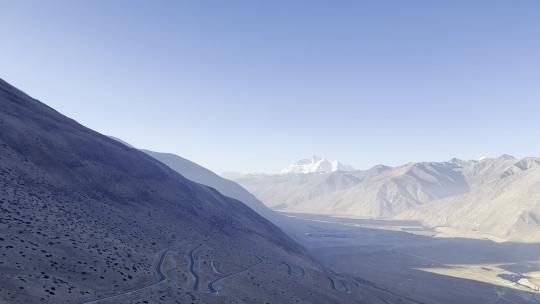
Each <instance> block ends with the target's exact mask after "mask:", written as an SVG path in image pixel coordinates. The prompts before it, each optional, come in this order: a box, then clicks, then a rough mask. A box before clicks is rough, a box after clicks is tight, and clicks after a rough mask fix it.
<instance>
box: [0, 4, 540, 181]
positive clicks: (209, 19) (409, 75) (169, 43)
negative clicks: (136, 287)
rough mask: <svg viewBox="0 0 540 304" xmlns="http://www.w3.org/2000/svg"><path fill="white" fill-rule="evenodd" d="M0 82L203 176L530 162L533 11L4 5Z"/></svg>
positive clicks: (537, 13) (535, 105)
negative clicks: (322, 160) (339, 164)
mask: <svg viewBox="0 0 540 304" xmlns="http://www.w3.org/2000/svg"><path fill="white" fill-rule="evenodd" d="M0 39H1V40H0V77H1V78H3V79H5V80H6V81H8V82H11V83H12V84H14V85H16V86H18V87H20V88H21V89H23V90H25V91H26V92H28V93H30V94H31V95H33V96H34V97H36V98H38V99H40V100H41V101H43V102H45V103H47V104H48V105H50V106H52V107H54V108H56V109H57V110H59V111H60V112H62V113H64V114H66V115H68V116H70V117H72V118H74V119H76V120H78V121H79V122H81V123H82V124H84V125H86V126H88V127H90V128H93V129H95V130H97V131H99V132H102V133H105V134H110V135H114V136H117V137H120V138H122V139H124V140H126V141H128V142H130V143H132V144H133V145H135V146H138V147H143V148H149V149H153V150H157V151H167V152H173V153H176V154H179V155H181V156H183V157H186V158H188V159H191V160H193V161H195V162H198V163H200V164H202V165H204V166H207V167H208V168H210V169H213V170H215V171H217V172H221V171H225V170H233V171H240V172H254V171H255V172H261V171H265V172H276V171H279V170H280V169H281V168H282V167H284V166H286V165H287V164H288V163H290V162H292V161H294V160H296V159H298V158H303V157H309V156H311V155H313V154H317V155H320V156H323V157H328V158H332V159H339V160H342V161H344V162H346V163H351V164H353V165H355V166H356V167H359V168H366V167H369V166H371V165H375V164H378V163H385V164H390V165H396V164H401V163H405V162H408V161H418V160H446V159H450V158H451V157H459V158H467V159H470V158H478V157H480V156H484V155H498V154H502V153H509V154H514V155H516V156H527V155H540V1H496V0H490V1H470V0H466V1H455V0H453V1H428V0H426V1H414V0H413V1H398V0H396V1H384V0H375V1H350V2H349V1H199V0H197V1H195V0H194V1H109V0H107V1H96V0H94V1H33V2H29V1H19V0H17V1H15V0H14V1H4V0H0Z"/></svg>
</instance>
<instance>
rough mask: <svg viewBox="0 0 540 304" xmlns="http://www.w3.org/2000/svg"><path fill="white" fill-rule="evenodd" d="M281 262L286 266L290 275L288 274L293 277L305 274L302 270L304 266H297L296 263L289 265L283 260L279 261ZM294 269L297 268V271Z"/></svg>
mask: <svg viewBox="0 0 540 304" xmlns="http://www.w3.org/2000/svg"><path fill="white" fill-rule="evenodd" d="M279 262H280V263H281V264H284V265H286V266H287V268H288V269H287V273H288V274H289V275H290V276H293V277H303V276H305V275H306V271H305V270H304V268H302V267H300V266H297V265H291V264H289V263H287V262H285V261H279ZM295 270H299V272H297V271H295Z"/></svg>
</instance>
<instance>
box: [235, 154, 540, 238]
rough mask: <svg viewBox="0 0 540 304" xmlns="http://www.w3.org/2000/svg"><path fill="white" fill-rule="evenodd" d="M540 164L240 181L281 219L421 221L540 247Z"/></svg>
mask: <svg viewBox="0 0 540 304" xmlns="http://www.w3.org/2000/svg"><path fill="white" fill-rule="evenodd" d="M539 164H540V159H539V158H523V159H516V158H514V157H512V156H510V155H502V156H500V157H497V158H482V159H481V160H467V161H466V160H459V159H452V160H450V161H447V162H421V163H409V164H406V165H402V166H398V167H388V166H383V165H379V166H375V167H373V168H371V169H368V170H363V171H362V170H356V171H347V172H344V171H335V172H326V173H324V172H323V173H320V172H319V173H317V174H287V175H282V174H280V175H263V174H256V175H246V176H243V177H241V178H237V179H235V180H236V181H237V182H238V183H240V184H241V185H242V186H244V187H245V188H246V189H247V190H249V191H250V192H251V193H253V194H254V195H255V196H256V197H257V198H259V199H260V200H261V201H262V202H264V203H265V204H266V205H267V206H269V207H271V208H273V209H276V210H282V211H289V212H306V213H318V214H327V215H341V216H360V217H372V218H399V219H415V220H420V221H422V222H423V223H424V224H426V225H428V226H432V227H438V229H440V230H441V231H446V232H448V233H464V234H465V235H467V236H473V235H474V236H480V237H492V238H494V239H503V240H521V241H535V240H540V166H539Z"/></svg>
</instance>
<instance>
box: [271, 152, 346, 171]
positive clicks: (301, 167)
mask: <svg viewBox="0 0 540 304" xmlns="http://www.w3.org/2000/svg"><path fill="white" fill-rule="evenodd" d="M352 170H354V168H353V167H351V166H349V165H345V164H342V163H340V162H339V161H337V160H328V159H325V158H321V157H319V156H313V157H312V158H311V159H309V158H305V159H301V160H299V161H297V162H295V163H294V164H291V165H289V166H288V167H287V168H285V169H283V170H282V171H281V174H306V173H328V172H335V171H352Z"/></svg>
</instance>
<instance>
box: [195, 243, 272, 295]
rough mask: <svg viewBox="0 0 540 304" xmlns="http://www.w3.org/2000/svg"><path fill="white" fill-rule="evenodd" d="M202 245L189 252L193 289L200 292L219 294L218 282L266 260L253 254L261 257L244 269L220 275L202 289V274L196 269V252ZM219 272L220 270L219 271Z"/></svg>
mask: <svg viewBox="0 0 540 304" xmlns="http://www.w3.org/2000/svg"><path fill="white" fill-rule="evenodd" d="M201 246H202V244H199V245H197V246H195V247H194V248H193V249H191V250H190V251H189V253H188V258H189V266H188V270H189V273H190V274H191V278H192V279H193V290H194V291H196V292H200V293H209V294H219V290H218V289H217V288H216V284H217V283H219V282H221V281H223V280H225V279H227V278H230V277H232V276H235V275H238V274H240V273H242V272H245V271H248V270H250V269H251V268H253V267H255V266H257V265H259V264H260V263H262V262H263V261H264V260H263V259H262V258H261V257H259V256H258V255H256V254H253V255H254V256H255V257H256V258H257V259H259V261H258V262H257V263H255V264H253V265H250V266H248V267H246V268H244V269H241V270H239V271H235V272H232V273H229V274H226V275H224V276H222V277H219V278H217V279H214V280H212V281H209V282H208V284H207V287H206V289H207V290H200V288H199V285H200V275H199V274H198V273H197V271H195V252H196V251H197V249H199V248H200V247H201ZM211 264H212V267H213V268H214V266H213V260H212V263H211ZM214 272H217V270H216V269H215V268H214ZM218 273H219V272H218Z"/></svg>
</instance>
